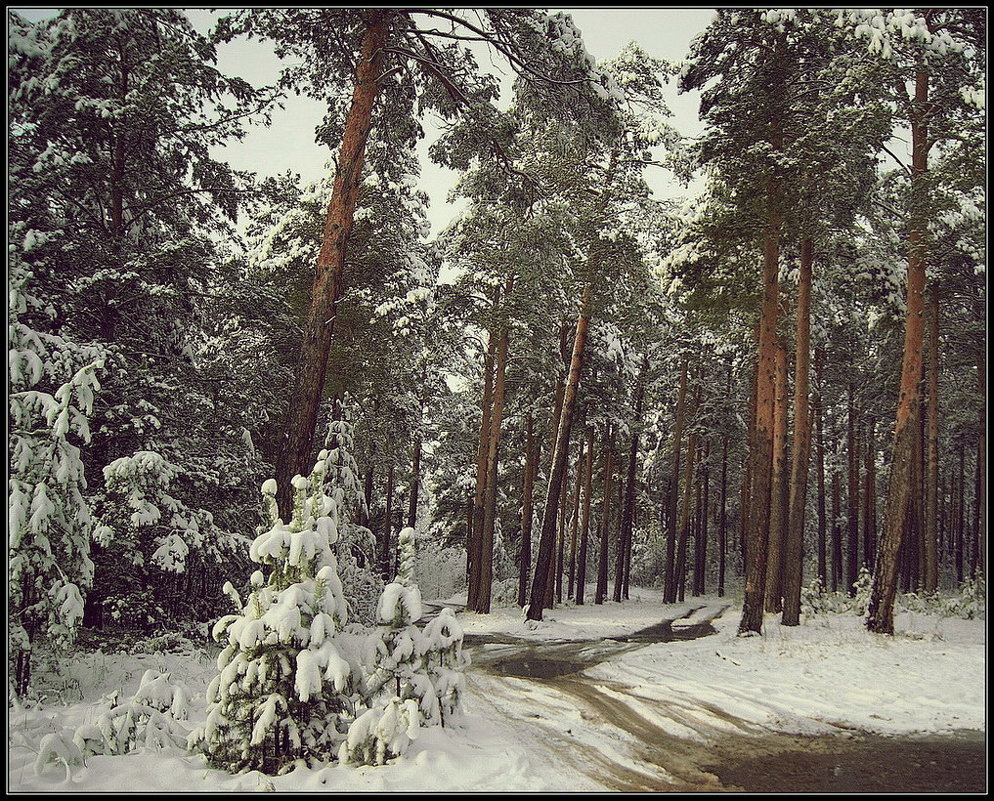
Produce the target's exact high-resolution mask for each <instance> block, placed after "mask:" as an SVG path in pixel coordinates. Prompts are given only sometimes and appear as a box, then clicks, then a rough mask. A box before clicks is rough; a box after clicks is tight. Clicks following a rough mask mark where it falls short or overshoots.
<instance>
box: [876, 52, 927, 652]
mask: <svg viewBox="0 0 994 801" xmlns="http://www.w3.org/2000/svg"><path fill="white" fill-rule="evenodd" d="M928 95H929V83H928V74H927V73H926V72H925V71H924V69H921V68H920V69H919V70H918V72H917V74H916V76H915V99H914V111H913V113H912V122H911V150H912V157H911V215H910V224H909V226H908V271H907V272H908V276H907V281H908V287H907V301H906V304H905V306H906V315H905V329H904V354H903V357H902V364H901V387H900V392H899V395H898V402H897V413H896V419H895V424H894V446H893V449H892V452H891V453H892V455H891V473H890V480H889V482H888V487H887V502H886V506H885V510H884V520H883V525H882V530H881V532H880V543H879V547H878V550H877V559H876V566H875V569H874V571H873V583H872V585H871V588H870V604H869V614H868V616H867V621H866V626H867V629H869V630H870V631H872V632H875V633H877V634H893V633H894V596H895V594H896V591H897V556H898V551H899V550H900V548H901V537H902V535H903V533H904V528H905V524H906V522H907V518H908V508H909V506H910V501H911V494H912V491H913V488H912V484H911V479H912V458H913V450H914V440H915V437H916V434H917V428H918V426H917V420H916V419H915V418H916V417H917V414H918V395H919V389H918V384H919V380H920V377H921V362H922V342H923V328H924V320H923V312H924V293H925V264H926V258H927V253H928V242H927V237H928V232H927V227H928V214H927V211H926V206H927V194H928V193H927V187H926V185H925V178H926V173H927V170H928V148H929V142H928V128H927V124H926V121H925V115H926V109H927V106H928Z"/></svg>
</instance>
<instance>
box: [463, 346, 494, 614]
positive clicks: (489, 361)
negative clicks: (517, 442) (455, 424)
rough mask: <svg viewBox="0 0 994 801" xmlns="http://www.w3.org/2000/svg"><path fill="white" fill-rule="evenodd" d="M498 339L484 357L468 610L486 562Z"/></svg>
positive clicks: (473, 604)
mask: <svg viewBox="0 0 994 801" xmlns="http://www.w3.org/2000/svg"><path fill="white" fill-rule="evenodd" d="M497 342H498V337H496V336H494V335H493V333H491V334H490V336H489V337H488V341H487V350H486V352H485V353H484V356H483V394H482V396H481V400H480V437H479V443H478V445H477V450H476V489H475V492H474V494H473V531H472V534H473V539H472V541H471V542H470V543H469V548H468V550H467V571H468V589H467V603H466V605H467V607H468V608H470V609H475V608H476V607H477V606H478V605H479V597H480V589H481V586H482V584H481V578H480V575H481V574H480V570H481V564H482V559H483V551H482V549H483V517H484V509H485V507H486V494H487V477H488V473H487V465H488V464H489V458H490V451H489V448H490V418H491V416H492V414H493V394H494V361H495V360H496V358H497Z"/></svg>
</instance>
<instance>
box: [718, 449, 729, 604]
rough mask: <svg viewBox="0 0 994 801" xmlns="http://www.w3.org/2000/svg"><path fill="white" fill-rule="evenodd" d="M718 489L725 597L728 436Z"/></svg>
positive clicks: (721, 576) (720, 572)
mask: <svg viewBox="0 0 994 801" xmlns="http://www.w3.org/2000/svg"><path fill="white" fill-rule="evenodd" d="M719 487H720V488H719V490H718V597H719V598H724V597H725V552H726V551H727V549H728V542H727V537H728V533H727V528H726V509H725V507H726V506H727V504H728V437H723V438H722V440H721V483H720V485H719Z"/></svg>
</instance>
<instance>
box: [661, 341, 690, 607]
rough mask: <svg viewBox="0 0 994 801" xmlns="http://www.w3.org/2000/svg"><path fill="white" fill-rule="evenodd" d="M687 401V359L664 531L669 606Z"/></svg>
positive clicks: (665, 599)
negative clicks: (667, 517)
mask: <svg viewBox="0 0 994 801" xmlns="http://www.w3.org/2000/svg"><path fill="white" fill-rule="evenodd" d="M686 401H687V358H686V357H684V359H683V363H682V364H681V365H680V385H679V389H678V390H677V395H676V413H675V419H674V423H673V474H672V479H671V480H672V487H673V489H672V490H671V491H670V498H669V501H670V509H669V521H668V522H669V525H668V526H667V529H666V563H665V566H664V571H665V572H664V574H663V603H667V604H671V603H674V602H675V601H676V583H675V582H674V567H675V559H676V540H677V530H676V526H677V504H678V503H679V496H680V492H679V488H680V457H681V453H680V449H681V448H682V447H683V425H684V415H685V413H684V407H685V405H686Z"/></svg>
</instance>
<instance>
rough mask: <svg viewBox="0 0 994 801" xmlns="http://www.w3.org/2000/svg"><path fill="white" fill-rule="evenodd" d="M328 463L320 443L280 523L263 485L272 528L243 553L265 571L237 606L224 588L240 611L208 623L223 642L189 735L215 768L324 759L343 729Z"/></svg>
mask: <svg viewBox="0 0 994 801" xmlns="http://www.w3.org/2000/svg"><path fill="white" fill-rule="evenodd" d="M330 462H331V457H330V455H329V453H328V452H327V451H322V452H321V454H320V458H319V460H318V462H317V464H316V465H315V466H314V469H313V470H312V471H311V474H310V478H309V479H305V478H303V477H301V476H296V477H295V478H294V480H293V485H294V510H293V518H292V519H291V520H290V522H289V523H284V522H283V521H282V520H281V519H280V518H279V516H278V512H277V508H276V482H275V481H273V480H272V479H270V480H268V481H267V482H266V483H265V484H264V485H263V488H262V492H263V496H264V497H265V499H266V502H267V504H268V506H269V512H270V519H271V527H270V528H269V529H268V530H264V531H261V532H260V534H259V536H258V537H256V539H255V541H254V542H253V543H252V547H251V550H250V556H251V558H252V560H253V561H254V562H257V563H259V564H261V565H263V566H264V567H265V568H268V569H269V574H268V576H267V575H264V574H263V572H262V571H261V570H257V571H256V572H255V573H253V574H252V578H251V586H252V588H251V591H250V594H249V597H248V599H247V601H246V602H245V603H244V605H243V604H242V603H241V599H240V597H239V595H238V593H237V591H235V590H234V588H232V587H231V585H230V583H228V584H226V586H225V591H226V592H227V593H228V594H229V595H230V596H231V597H232V599H233V600H234V601H235V603H236V604H237V605H238V606H240V607H241V611H240V613H239V614H233V615H227V616H225V617H223V618H221V619H220V620H219V621H218V622H217V624H216V625H215V627H214V637H215V639H217V640H218V641H222V642H226V643H227V645H226V647H225V649H224V650H223V651H222V652H221V654H220V655H219V656H218V669H219V671H220V672H219V675H218V676H216V677H215V678H214V679H213V680H212V682H211V684H210V686H209V687H208V692H207V696H208V701H209V702H210V706H209V708H208V713H207V720H206V722H205V723H204V725H203V726H202V727H200V728H198V729H197V730H196V731H194V732H193V733H192V734H191V735H190V740H189V743H190V746H191V747H193V748H196V749H198V750H201V751H203V752H204V753H205V754H206V755H207V758H208V761H209V762H210V763H211V764H213V765H216V766H217V767H221V768H224V769H226V770H229V771H234V772H239V771H247V770H259V771H262V772H263V773H270V774H273V773H280V772H283V771H286V770H288V769H290V768H291V767H292V766H293V765H294V764H295V763H296V762H297V761H298V760H303V761H304V762H305V763H310V762H314V761H323V760H330V759H333V758H334V756H335V755H336V753H337V751H338V747H339V745H340V743H341V741H342V739H343V735H344V732H345V731H346V729H347V726H348V720H349V716H350V713H351V710H352V696H353V693H354V691H355V687H354V682H355V680H354V678H353V674H352V667H351V665H350V664H349V662H348V661H346V659H345V658H343V656H342V653H341V650H340V647H339V644H336V638H335V635H336V633H337V632H340V631H341V630H342V627H343V626H344V625H345V623H346V622H347V620H348V607H347V605H346V602H345V598H344V595H343V593H342V584H341V580H340V579H339V577H338V571H337V560H336V559H335V555H334V553H333V551H332V546H333V545H334V544H335V542H336V541H337V540H338V538H339V530H340V526H341V520H342V514H341V504H342V501H343V497H344V489H343V488H340V487H332V488H331V494H328V492H327V491H326V485H325V481H326V477H327V476H328V473H329V469H330Z"/></svg>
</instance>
